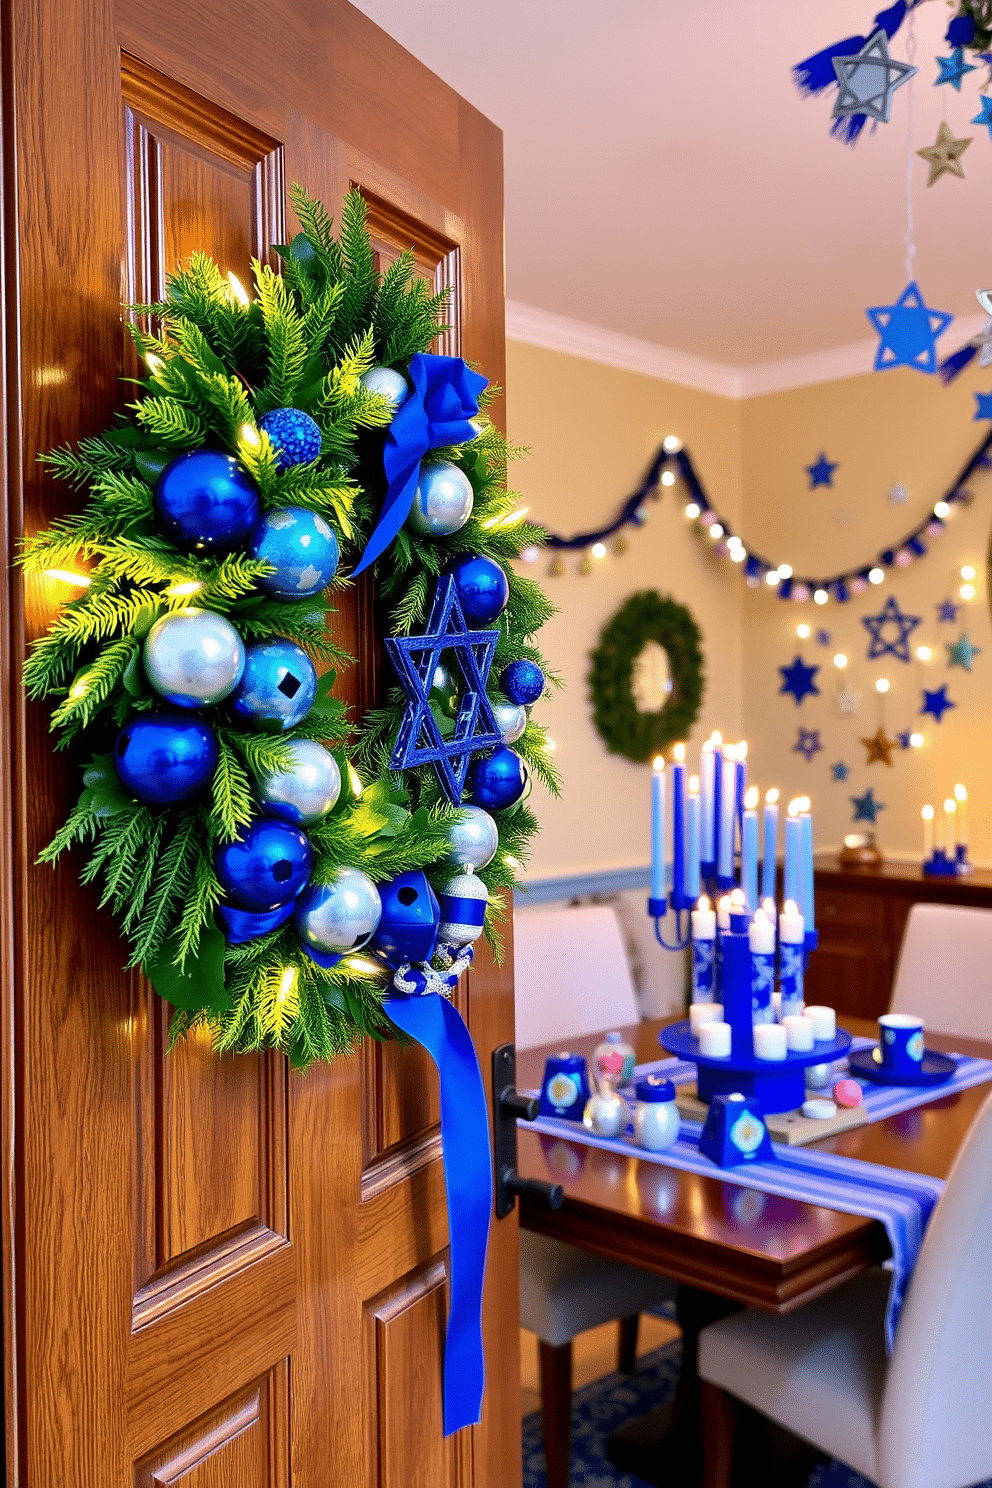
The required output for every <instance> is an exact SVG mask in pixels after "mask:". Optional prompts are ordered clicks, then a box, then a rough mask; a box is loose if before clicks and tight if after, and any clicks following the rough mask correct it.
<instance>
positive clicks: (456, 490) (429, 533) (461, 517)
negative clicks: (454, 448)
mask: <svg viewBox="0 0 992 1488" xmlns="http://www.w3.org/2000/svg"><path fill="white" fill-rule="evenodd" d="M474 501H475V494H474V492H473V490H472V483H471V481H470V480H469V478H468V476H467V475H466V474H465V472H464V470H462V469H460V468H459V466H457V465H452V463H451V461H450V460H441V461H440V462H439V463H438V464H437V465H428V466H425V467H423V468H422V469H421V472H420V480H419V481H418V483H417V490H416V494H415V495H414V498H413V505H412V506H411V507H410V515H409V516H408V517H407V519H406V525H407V526H408V527H412V528H413V530H414V532H419V533H420V535H421V537H448V536H449V535H450V534H451V533H452V532H457V531H458V530H459V528H461V527H464V526H465V523H466V522H467V521H468V519H469V517H470V516H471V515H472V504H473V502H474Z"/></svg>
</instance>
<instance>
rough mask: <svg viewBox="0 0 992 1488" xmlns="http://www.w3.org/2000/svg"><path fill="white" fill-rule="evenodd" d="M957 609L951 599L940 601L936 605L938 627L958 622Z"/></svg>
mask: <svg viewBox="0 0 992 1488" xmlns="http://www.w3.org/2000/svg"><path fill="white" fill-rule="evenodd" d="M958 609H959V606H958V605H956V604H955V603H954V601H953V599H942V600H940V602H939V603H938V605H937V623H938V625H956V624H957V620H958Z"/></svg>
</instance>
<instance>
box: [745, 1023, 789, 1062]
mask: <svg viewBox="0 0 992 1488" xmlns="http://www.w3.org/2000/svg"><path fill="white" fill-rule="evenodd" d="M752 1033H753V1034H754V1057H755V1059H784V1058H785V1050H786V1037H785V1029H784V1028H783V1027H782V1026H781V1024H779V1023H756V1024H755V1025H754V1028H753V1029H752Z"/></svg>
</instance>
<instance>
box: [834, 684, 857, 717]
mask: <svg viewBox="0 0 992 1488" xmlns="http://www.w3.org/2000/svg"><path fill="white" fill-rule="evenodd" d="M860 702H861V694H860V692H855V691H854V690H853V689H852V688H850V687H845V688H844V690H843V691H842V692H839V693H838V694H837V711H838V712H839V713H843V714H845V715H846V716H847V717H848V718H854V716H855V715H856V714H857V711H858V706H859V704H860Z"/></svg>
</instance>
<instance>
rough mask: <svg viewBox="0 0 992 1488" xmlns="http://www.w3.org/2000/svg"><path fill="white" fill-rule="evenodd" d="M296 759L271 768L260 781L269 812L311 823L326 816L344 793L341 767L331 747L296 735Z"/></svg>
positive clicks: (292, 746)
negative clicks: (288, 764) (286, 766)
mask: <svg viewBox="0 0 992 1488" xmlns="http://www.w3.org/2000/svg"><path fill="white" fill-rule="evenodd" d="M289 752H290V754H291V756H292V763H291V764H290V766H289V768H288V769H287V770H271V771H269V772H268V773H267V774H265V775H263V776H262V777H261V779H260V780H259V782H258V794H259V798H260V800H261V802H262V810H263V811H264V813H265V815H266V816H274V817H276V818H277V819H278V820H279V821H287V822H292V823H293V824H294V825H295V826H301V827H308V826H310V825H311V824H312V823H313V822H318V821H320V820H321V818H322V817H325V816H326V815H327V813H328V812H329V811H330V809H331V807H332V806H333V805H334V803H335V802H336V801H337V798H338V796H339V795H340V794H341V771H340V769H339V768H338V762H337V760H336V759H335V758H334V756H333V754H331V752H330V750H329V749H325V748H324V746H323V744H317V743H315V742H314V741H313V740H312V739H293V740H291V741H290V744H289Z"/></svg>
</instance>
